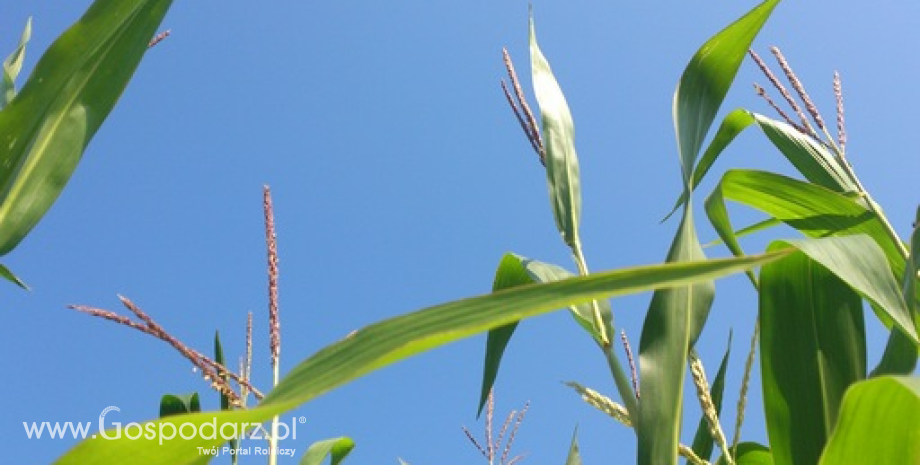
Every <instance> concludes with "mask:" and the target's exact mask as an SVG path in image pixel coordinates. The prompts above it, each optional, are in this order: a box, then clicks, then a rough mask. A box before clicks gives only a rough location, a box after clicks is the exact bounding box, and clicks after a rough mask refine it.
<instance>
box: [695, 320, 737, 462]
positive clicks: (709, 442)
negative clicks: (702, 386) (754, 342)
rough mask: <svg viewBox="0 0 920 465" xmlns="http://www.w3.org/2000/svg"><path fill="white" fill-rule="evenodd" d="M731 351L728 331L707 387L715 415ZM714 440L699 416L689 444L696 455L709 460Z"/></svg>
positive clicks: (706, 422)
mask: <svg viewBox="0 0 920 465" xmlns="http://www.w3.org/2000/svg"><path fill="white" fill-rule="evenodd" d="M731 353H732V334H731V332H729V333H728V347H727V348H726V349H725V355H723V356H722V363H720V364H719V371H718V372H716V377H715V379H714V380H713V381H712V387H711V388H709V396H710V397H711V398H712V404H713V406H714V407H715V409H716V415H719V414H721V413H722V394H723V392H724V390H725V372H726V371H727V370H728V357H729V355H731ZM713 444H714V441H713V439H712V433H710V432H709V422H708V421H706V417H705V416H701V418H700V423H699V425H698V426H697V427H696V434H695V435H694V436H693V444H692V445H691V446H690V448H691V449H693V452H694V453H695V454H696V456H697V457H699V458H701V459H703V460H706V461H709V458H710V457H712V448H713Z"/></svg>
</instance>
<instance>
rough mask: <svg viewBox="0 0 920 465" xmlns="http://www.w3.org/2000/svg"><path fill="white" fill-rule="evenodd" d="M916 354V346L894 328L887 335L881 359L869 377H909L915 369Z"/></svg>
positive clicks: (908, 337)
mask: <svg viewBox="0 0 920 465" xmlns="http://www.w3.org/2000/svg"><path fill="white" fill-rule="evenodd" d="M917 352H918V348H917V344H916V343H914V341H912V340H911V339H910V336H908V335H906V334H904V331H902V330H901V329H899V328H898V327H897V326H895V327H893V328H891V333H890V334H889V335H888V342H887V343H885V352H884V353H882V359H881V360H879V362H878V365H877V366H876V367H875V368H874V369H872V372H871V373H870V374H869V376H870V377H871V378H875V377H876V376H882V375H909V374H911V373H913V372H914V369H915V368H916V367H917V355H918V353H917Z"/></svg>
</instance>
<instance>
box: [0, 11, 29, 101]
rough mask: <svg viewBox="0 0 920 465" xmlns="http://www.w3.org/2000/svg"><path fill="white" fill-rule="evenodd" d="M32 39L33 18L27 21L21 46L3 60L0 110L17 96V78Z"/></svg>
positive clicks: (20, 42) (20, 40) (21, 38)
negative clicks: (27, 45)
mask: <svg viewBox="0 0 920 465" xmlns="http://www.w3.org/2000/svg"><path fill="white" fill-rule="evenodd" d="M30 38H32V18H31V17H30V18H29V19H27V20H26V27H25V29H23V31H22V36H21V37H20V38H19V45H18V46H17V47H16V50H13V53H11V54H10V55H9V56H8V57H6V60H3V79H2V80H0V109H3V107H5V106H6V104H8V103H10V100H13V97H14V96H16V77H17V76H19V72H20V71H21V70H22V62H23V61H24V60H25V59H26V44H28V43H29V39H30Z"/></svg>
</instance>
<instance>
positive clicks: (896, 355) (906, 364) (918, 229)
mask: <svg viewBox="0 0 920 465" xmlns="http://www.w3.org/2000/svg"><path fill="white" fill-rule="evenodd" d="M918 270H920V208H918V209H917V219H916V220H915V221H914V231H913V233H912V234H911V239H910V255H909V258H908V260H907V266H906V267H905V268H904V277H903V278H902V280H901V283H902V284H901V285H902V291H903V295H904V298H905V300H906V301H907V307H908V310H909V311H910V314H911V315H912V316H913V319H914V321H915V322H920V318H918V316H917V315H918V309H917V305H918V304H917V299H911V298H910V296H914V295H917V281H918V279H920V275H918V273H920V272H918ZM918 331H920V328H918ZM918 350H920V349H918V346H917V344H914V342H913V341H911V339H910V337H908V336H907V335H906V334H904V331H902V330H900V329H898V328H892V329H891V334H890V335H889V336H888V343H887V344H885V352H884V353H883V354H882V359H881V360H880V361H879V363H878V366H876V367H875V369H874V370H872V374H871V375H870V376H872V377H876V376H881V375H909V374H911V373H913V372H914V369H916V367H917V356H918Z"/></svg>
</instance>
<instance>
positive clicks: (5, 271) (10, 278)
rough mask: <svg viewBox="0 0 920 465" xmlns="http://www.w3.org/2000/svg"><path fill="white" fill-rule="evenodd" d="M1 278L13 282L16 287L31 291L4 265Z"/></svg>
mask: <svg viewBox="0 0 920 465" xmlns="http://www.w3.org/2000/svg"><path fill="white" fill-rule="evenodd" d="M0 277H2V278H5V279H6V280H7V281H9V282H11V283H13V284H15V285H17V286H19V287H21V288H23V289H25V290H27V291H28V290H29V286H27V285H26V283H24V282H23V281H22V280H21V279H19V277H17V276H16V275H14V274H13V272H12V271H10V269H9V268H7V267H6V266H4V265H0Z"/></svg>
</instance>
